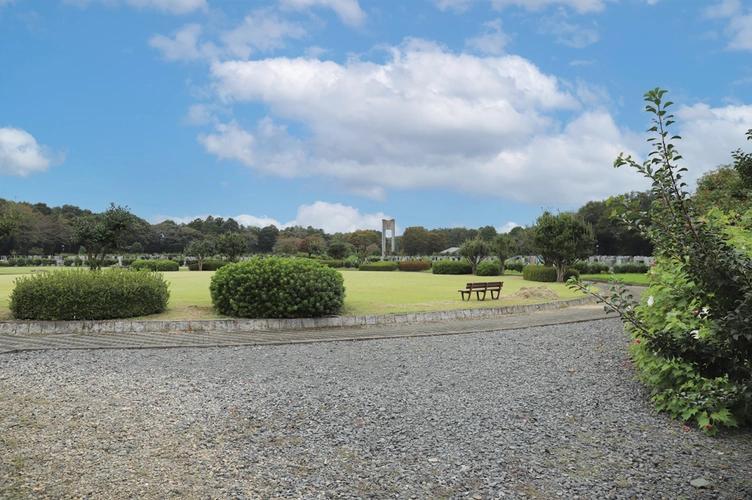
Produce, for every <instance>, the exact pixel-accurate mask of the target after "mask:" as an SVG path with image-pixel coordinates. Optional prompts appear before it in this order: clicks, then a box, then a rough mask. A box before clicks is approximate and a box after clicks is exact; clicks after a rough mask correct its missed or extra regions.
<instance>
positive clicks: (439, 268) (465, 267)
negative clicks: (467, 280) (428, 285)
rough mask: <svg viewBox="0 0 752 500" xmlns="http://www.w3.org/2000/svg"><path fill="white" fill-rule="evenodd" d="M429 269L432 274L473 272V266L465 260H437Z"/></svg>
mask: <svg viewBox="0 0 752 500" xmlns="http://www.w3.org/2000/svg"><path fill="white" fill-rule="evenodd" d="M431 269H432V271H433V274H473V266H472V265H470V263H469V262H468V261H466V260H439V261H436V262H434V263H433V266H432V267H431Z"/></svg>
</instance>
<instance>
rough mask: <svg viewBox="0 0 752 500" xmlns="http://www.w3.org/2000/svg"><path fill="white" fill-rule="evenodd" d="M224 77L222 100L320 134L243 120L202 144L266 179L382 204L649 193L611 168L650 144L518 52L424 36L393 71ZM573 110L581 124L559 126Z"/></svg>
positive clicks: (297, 62) (236, 67) (304, 62)
mask: <svg viewBox="0 0 752 500" xmlns="http://www.w3.org/2000/svg"><path fill="white" fill-rule="evenodd" d="M211 71H212V75H213V78H214V80H215V88H216V91H217V93H218V96H219V97H220V98H221V100H223V101H225V102H226V103H233V102H238V101H239V102H260V103H263V104H265V105H266V106H268V107H269V110H270V116H271V117H273V119H274V120H277V119H280V120H289V121H292V122H295V123H299V124H301V125H302V126H303V127H304V129H305V130H306V131H307V132H308V136H307V137H306V138H305V139H298V138H294V137H291V136H290V134H288V133H287V131H286V130H285V129H284V128H282V127H279V126H277V125H275V124H274V121H272V118H266V119H265V120H263V121H262V123H260V124H259V126H258V127H257V130H255V131H253V132H247V131H245V130H243V129H242V128H240V127H239V125H238V124H237V123H234V122H233V123H230V124H229V125H220V126H219V128H218V129H217V133H214V134H211V135H202V136H200V138H199V140H200V141H201V142H202V143H203V144H204V145H205V147H206V148H207V151H209V152H211V153H213V154H217V155H218V156H220V157H221V158H234V159H237V160H239V161H241V162H242V163H244V164H245V165H248V166H250V167H252V168H254V169H257V170H259V171H261V172H264V173H270V174H273V175H283V176H286V177H293V176H296V177H298V176H325V177H331V178H334V179H338V180H339V181H340V183H341V185H342V186H343V187H345V188H346V189H348V190H350V191H351V192H355V193H359V194H363V195H366V196H370V197H372V198H375V199H383V198H384V197H385V190H386V189H421V188H450V189H455V190H460V191H462V192H467V193H474V194H479V193H480V194H484V195H494V196H500V197H507V198H511V199H515V200H520V201H524V202H528V203H541V202H544V203H562V204H564V203H574V202H577V201H579V200H581V199H583V198H584V197H586V196H593V197H597V196H603V197H605V196H608V195H610V194H613V193H614V192H621V191H623V190H625V189H636V188H638V187H639V185H640V182H639V179H637V180H635V177H634V176H627V175H625V174H622V173H620V172H616V171H614V170H613V169H612V168H611V165H612V163H613V160H614V158H615V157H616V156H617V155H618V153H619V152H620V151H623V150H627V151H636V150H639V148H641V147H642V145H641V144H640V145H638V146H635V141H634V137H632V136H630V135H628V134H626V135H625V134H624V133H623V132H621V131H620V130H619V129H618V128H617V127H616V126H615V125H614V123H613V120H612V118H611V116H610V115H608V114H607V113H605V112H599V111H582V110H579V108H580V106H581V101H579V100H578V99H577V98H576V97H574V96H573V95H571V94H570V93H568V92H566V91H565V90H562V88H561V86H560V84H559V82H558V80H557V79H556V78H554V77H552V76H549V75H545V74H543V73H541V72H540V71H539V70H538V68H537V67H535V66H534V65H533V64H532V63H530V62H529V61H527V60H525V59H523V58H520V57H517V56H502V57H477V56H472V55H468V54H452V53H448V52H445V51H444V50H443V49H442V48H441V47H438V46H436V45H434V44H430V43H427V42H423V41H419V40H412V41H409V42H408V43H406V44H405V45H403V46H402V47H398V48H393V49H392V57H391V58H390V59H389V60H388V61H387V62H385V63H383V64H377V63H373V62H362V61H358V60H351V61H349V62H348V63H347V64H345V65H339V64H337V63H334V62H332V61H317V60H310V59H303V58H299V59H288V58H274V59H264V60H257V61H248V62H245V61H230V62H224V63H220V62H215V63H214V64H213V65H212V69H211ZM588 90H589V92H587V93H584V92H583V91H582V89H578V95H580V96H581V98H584V97H585V96H586V95H585V94H587V95H590V96H592V95H594V94H593V92H592V89H588ZM573 111H574V112H576V115H575V116H573V117H572V118H571V119H570V121H569V122H568V123H565V124H559V123H558V120H557V118H554V117H555V116H557V117H558V116H559V115H560V114H561V113H565V115H566V114H568V113H571V112H573ZM262 132H263V133H262ZM275 144H276V145H277V146H276V147H275V146H274V145H275ZM279 144H283V145H284V147H279ZM283 153H284V154H283ZM268 158H273V159H274V161H273V162H269V161H268V160H267V159H268ZM262 159H263V161H262ZM270 165H274V166H273V167H272V166H270ZM564 173H566V174H564ZM532 185H534V186H535V187H534V189H533V188H531V186H532Z"/></svg>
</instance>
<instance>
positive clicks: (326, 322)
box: [0, 296, 596, 335]
mask: <svg viewBox="0 0 752 500" xmlns="http://www.w3.org/2000/svg"><path fill="white" fill-rule="evenodd" d="M595 300H596V299H595V297H592V296H589V297H583V298H579V299H570V300H557V301H554V302H544V303H542V304H531V305H522V306H500V307H488V308H483V309H456V310H452V311H429V312H414V313H401V314H377V315H372V316H331V317H325V318H294V319H218V320H194V321H148V320H147V321H127V320H113V321H6V322H0V335H52V334H71V333H88V334H91V333H101V334H111V333H130V332H134V333H136V332H252V331H263V330H300V329H304V328H336V327H353V326H376V325H394V324H408V323H427V322H431V321H447V320H458V319H466V318H493V317H498V316H504V315H508V314H526V313H534V312H537V311H550V310H553V309H560V308H563V307H569V306H579V305H585V304H591V303H593V302H595Z"/></svg>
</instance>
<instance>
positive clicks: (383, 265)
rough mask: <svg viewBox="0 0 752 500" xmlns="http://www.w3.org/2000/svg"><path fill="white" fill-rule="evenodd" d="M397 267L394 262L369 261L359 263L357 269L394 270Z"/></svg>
mask: <svg viewBox="0 0 752 500" xmlns="http://www.w3.org/2000/svg"><path fill="white" fill-rule="evenodd" d="M398 268H399V266H398V265H397V263H396V262H369V263H367V264H361V265H360V267H359V268H358V270H359V271H396V270H397V269H398Z"/></svg>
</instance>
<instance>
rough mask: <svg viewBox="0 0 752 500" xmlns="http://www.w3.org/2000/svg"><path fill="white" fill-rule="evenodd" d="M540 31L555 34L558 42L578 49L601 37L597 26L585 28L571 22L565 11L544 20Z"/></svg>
mask: <svg viewBox="0 0 752 500" xmlns="http://www.w3.org/2000/svg"><path fill="white" fill-rule="evenodd" d="M539 32H540V33H544V34H549V35H554V36H555V37H556V43H560V44H562V45H567V46H569V47H574V48H576V49H582V48H585V47H587V46H588V45H592V44H594V43H595V42H597V41H598V39H599V35H598V31H597V30H596V29H595V28H583V27H582V26H580V25H577V24H570V23H568V22H567V21H566V19H565V16H564V14H563V13H560V14H559V15H558V16H556V17H550V18H546V19H544V20H542V21H541V23H540V26H539Z"/></svg>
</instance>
